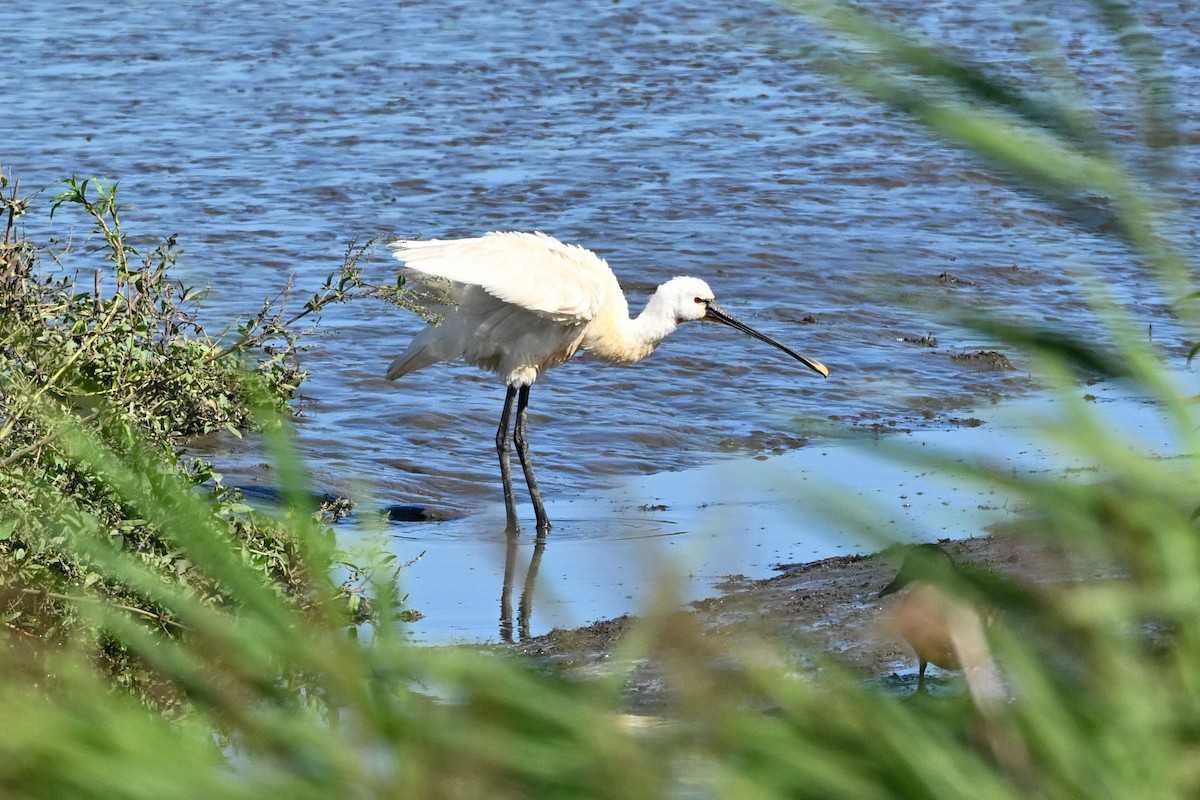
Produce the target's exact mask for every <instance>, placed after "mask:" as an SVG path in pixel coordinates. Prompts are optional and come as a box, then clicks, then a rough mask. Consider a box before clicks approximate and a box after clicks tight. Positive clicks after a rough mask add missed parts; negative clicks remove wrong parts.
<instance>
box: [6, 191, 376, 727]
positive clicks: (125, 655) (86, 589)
mask: <svg viewBox="0 0 1200 800" xmlns="http://www.w3.org/2000/svg"><path fill="white" fill-rule="evenodd" d="M0 193H2V195H0V209H2V214H3V216H2V217H0V219H3V224H4V238H3V240H2V242H0V319H2V320H3V326H0V329H2V331H3V333H2V334H0V507H2V508H3V509H4V510H5V511H4V513H3V517H2V519H3V521H2V522H0V586H2V587H3V589H0V619H2V620H3V623H4V628H5V631H6V634H7V640H8V641H9V642H10V643H13V644H19V645H20V646H21V647H23V648H28V649H29V650H30V651H31V652H33V653H38V652H41V651H45V650H48V649H54V648H58V647H61V646H63V645H64V644H65V643H68V642H70V643H74V644H75V645H80V643H86V644H84V645H83V647H84V649H85V650H86V652H87V655H88V660H89V661H90V662H92V663H94V664H95V666H96V667H97V669H98V670H99V671H100V672H101V673H103V674H106V675H108V676H109V677H110V678H111V679H112V681H113V682H114V684H115V685H117V686H122V687H125V688H127V689H128V690H130V691H131V692H132V693H133V694H134V695H135V696H137V697H139V698H141V699H142V700H144V701H146V702H149V703H150V704H151V705H153V706H156V707H159V708H161V709H162V710H170V709H173V708H175V707H176V706H178V705H180V704H182V703H183V702H184V697H183V695H182V694H181V693H179V692H176V691H173V687H170V686H169V684H170V682H169V681H166V680H164V679H163V678H162V677H161V676H159V675H156V674H155V672H154V671H153V670H151V669H148V668H147V665H146V664H145V663H144V661H143V660H142V659H139V658H138V657H137V656H136V655H135V654H133V653H132V652H131V651H130V650H129V648H128V647H127V646H126V645H125V643H123V642H122V641H121V640H120V639H119V638H118V637H115V636H113V635H112V633H111V632H110V631H108V630H105V628H104V626H103V625H100V624H97V620H96V619H95V618H94V617H93V616H92V615H89V614H88V613H85V612H84V609H86V608H88V607H93V606H95V607H105V608H109V609H113V610H118V611H122V612H125V613H127V614H128V615H130V618H131V619H134V620H137V621H138V622H139V623H140V624H142V625H143V626H144V627H145V628H146V629H147V630H153V631H154V633H155V635H157V636H161V637H163V638H164V639H166V640H173V639H175V638H177V637H179V636H182V635H185V634H184V632H185V631H186V630H187V625H186V623H184V622H183V621H181V619H180V618H179V615H178V613H177V612H176V611H175V610H174V609H173V608H172V607H171V604H170V603H167V602H163V601H161V600H160V599H156V597H155V595H156V593H155V592H149V591H146V590H144V589H142V588H139V586H138V581H131V580H123V579H122V578H121V577H119V575H118V574H114V573H113V572H112V571H110V570H108V569H106V568H105V566H104V564H105V561H106V559H109V558H111V557H113V556H114V555H115V554H117V553H120V554H124V555H126V556H129V557H131V558H132V560H133V561H135V562H136V563H137V564H139V565H140V566H141V567H142V568H144V569H145V570H146V571H147V573H148V575H151V576H153V577H154V579H156V580H158V581H159V582H161V584H162V588H164V589H166V590H168V591H170V592H179V593H180V594H181V595H182V596H185V597H187V598H188V600H189V602H195V603H198V604H199V605H201V606H204V607H208V608H212V609H223V610H228V611H230V612H231V613H233V614H234V615H235V616H236V614H237V613H238V609H239V608H240V607H241V606H242V605H243V603H244V599H243V598H241V597H240V596H239V594H238V592H237V591H236V590H235V589H234V588H233V586H231V585H230V584H229V583H228V582H227V581H224V580H222V579H221V578H220V577H218V576H216V575H213V574H211V573H209V572H207V571H205V570H204V569H201V568H200V567H199V565H198V564H197V559H196V557H195V554H194V553H193V552H192V545H190V544H189V540H190V539H194V537H195V536H196V533H197V531H190V532H187V533H186V534H184V533H182V532H181V531H179V530H177V528H178V526H179V523H180V522H181V521H182V519H181V518H180V517H177V516H176V513H177V511H178V507H179V506H187V507H188V509H189V512H190V514H191V516H190V517H185V518H184V519H187V522H188V523H190V524H194V525H196V526H197V527H198V529H199V530H203V531H205V535H208V536H211V539H212V542H211V543H210V544H212V545H214V546H217V547H224V549H225V552H224V553H223V554H221V555H222V557H224V558H229V559H232V560H233V561H234V562H236V563H237V564H238V565H239V568H241V569H243V570H245V571H246V572H247V575H248V576H254V578H255V579H256V580H258V581H259V582H260V583H261V588H262V589H264V590H269V591H271V592H273V593H274V594H275V595H276V596H277V597H278V598H279V599H280V600H281V601H282V602H284V603H285V604H286V605H287V606H288V607H289V608H293V609H294V610H296V611H297V612H298V613H301V614H307V613H312V612H314V611H316V610H318V609H322V610H329V609H333V610H335V613H338V614H343V615H344V617H345V622H346V624H347V625H352V624H361V623H363V622H365V621H367V620H369V619H370V603H369V602H368V601H367V600H366V596H365V594H364V592H363V586H365V582H364V577H365V574H364V571H363V569H361V568H359V567H357V566H355V565H353V564H351V563H349V560H348V559H349V557H348V556H347V555H346V554H344V553H339V552H337V550H336V545H335V543H334V537H333V532H332V530H331V529H330V528H329V527H328V523H329V522H330V521H333V520H334V519H336V518H337V517H338V516H339V515H341V514H344V513H345V512H346V511H347V510H348V508H349V504H348V501H344V500H342V499H339V498H330V499H329V500H327V501H326V502H324V503H321V504H320V505H317V506H315V507H312V508H306V507H305V505H304V503H301V502H299V501H297V502H294V503H292V505H291V507H290V508H289V510H288V512H287V513H286V514H284V515H282V516H279V517H275V516H271V515H269V514H265V513H262V512H260V511H256V510H255V509H253V508H252V507H251V506H250V505H248V504H247V503H246V502H244V500H243V498H242V497H241V495H240V493H239V492H238V491H237V490H236V489H230V488H227V487H226V486H224V485H223V484H222V482H221V475H220V474H219V473H218V472H217V471H216V470H215V469H214V466H213V465H212V464H211V463H208V462H206V461H203V460H200V459H197V458H193V457H189V456H186V455H185V450H186V446H187V443H188V442H189V441H190V440H192V439H194V438H196V437H198V436H202V435H204V434H208V433H211V432H213V431H216V430H228V431H231V432H233V433H234V434H235V435H237V436H241V435H242V434H243V433H246V432H250V431H258V432H260V433H267V432H269V431H275V432H276V433H279V432H280V431H281V430H282V426H283V425H284V423H283V420H284V419H285V418H286V416H287V415H289V413H290V407H289V403H290V401H291V400H292V399H293V397H294V396H295V392H296V390H297V388H298V387H299V386H300V384H301V382H302V381H303V380H304V373H303V371H302V370H301V368H300V366H299V362H298V359H297V356H298V353H299V351H300V347H301V345H300V339H301V337H302V335H303V334H304V332H305V331H304V329H303V328H301V324H302V323H306V322H308V320H309V318H314V317H316V316H317V315H318V314H319V313H320V311H321V309H322V308H324V307H325V306H327V305H328V304H329V303H331V302H341V301H343V300H346V299H349V297H352V296H358V295H363V294H367V293H373V294H376V295H380V296H382V295H383V294H384V293H385V291H386V290H385V289H384V288H383V287H366V286H365V284H363V283H362V282H361V281H360V280H359V273H358V272H357V268H356V263H357V260H358V258H359V257H360V256H361V255H362V254H363V253H364V252H365V251H366V247H353V248H352V249H351V250H350V251H349V253H348V255H347V260H346V265H345V266H344V267H343V269H342V271H341V272H340V273H338V274H337V275H336V276H334V275H331V276H330V279H329V281H328V283H327V284H326V285H325V286H324V287H323V288H322V289H321V291H320V292H318V293H317V294H315V295H314V296H313V298H312V299H311V300H309V301H308V302H307V303H305V304H304V307H303V309H302V310H301V311H299V312H296V313H290V311H289V302H290V301H291V299H292V297H291V295H292V287H291V285H290V282H289V285H288V286H287V287H286V289H285V290H284V292H282V293H281V294H280V295H279V296H278V297H276V298H272V299H268V300H266V301H264V302H263V304H262V306H261V307H260V308H259V309H257V310H256V311H254V312H253V313H248V314H246V315H245V316H244V317H243V318H241V319H240V320H239V321H238V322H237V327H236V330H234V331H223V332H221V333H219V334H213V333H210V331H209V330H207V329H206V328H205V326H204V325H203V324H202V323H201V322H200V321H199V300H200V297H201V295H200V292H198V291H197V290H195V289H193V288H189V287H186V286H184V285H182V284H180V283H179V282H177V281H176V280H175V278H174V276H173V268H174V266H175V263H176V259H177V258H178V256H179V255H180V253H181V250H180V245H179V242H178V241H177V240H176V238H175V237H174V236H172V237H169V238H167V239H164V240H162V241H161V242H159V243H158V244H157V245H156V246H155V247H154V248H153V249H151V250H149V251H148V252H146V253H140V252H139V251H138V250H136V249H135V248H134V247H133V246H132V245H131V244H130V238H131V237H130V236H129V235H128V233H127V232H126V230H125V229H124V228H123V226H122V220H121V214H122V212H123V211H124V210H125V206H123V205H122V204H121V203H120V202H119V201H118V197H117V193H118V184H117V182H108V181H105V180H103V179H97V178H88V179H84V180H78V179H76V178H71V179H69V180H67V181H66V182H65V188H64V191H63V192H62V193H61V194H59V195H57V196H55V197H54V198H53V199H52V200H51V201H50V203H49V209H48V214H49V217H50V218H51V219H53V218H54V217H55V215H56V214H57V215H60V216H66V215H68V214H73V215H75V216H80V215H82V218H83V219H84V220H86V221H87V222H89V223H90V224H91V226H92V231H91V235H90V236H89V237H88V238H87V239H86V240H85V241H84V242H82V243H80V244H78V245H74V246H72V247H69V248H68V249H67V250H66V251H62V252H55V251H53V250H51V249H50V247H48V246H44V245H38V244H35V243H33V242H30V241H29V240H27V239H26V238H24V236H23V235H22V226H21V218H22V217H23V216H24V215H25V214H27V213H30V211H31V209H30V207H29V201H28V200H26V199H25V198H23V197H22V196H21V194H20V186H19V182H18V181H17V180H14V179H12V178H11V177H10V176H7V175H5V174H3V172H2V171H0ZM36 211H37V212H38V213H47V209H45V208H40V209H36ZM72 250H73V251H75V252H69V251H72ZM67 255H70V256H71V257H72V258H71V261H72V263H77V262H79V261H84V262H86V263H87V264H88V265H89V269H87V270H80V269H76V270H74V271H73V272H71V273H70V274H68V275H67V276H65V277H62V276H59V275H58V273H62V272H64V270H62V269H53V268H48V267H47V262H53V264H54V265H58V264H60V259H61V258H63V257H65V256H67ZM91 265H97V266H94V267H93V266H91ZM335 280H336V283H335ZM399 291H400V287H395V288H394V289H393V290H392V293H393V295H394V297H398V296H399ZM123 480H126V481H129V482H130V483H131V484H141V485H140V486H136V485H131V486H129V487H127V488H128V489H129V490H130V491H123V490H122V486H121V483H122V481H123ZM201 494H202V495H203V499H200V495H201ZM182 497H187V498H188V499H190V500H191V501H192V502H190V504H189V503H185V502H183V501H182V500H181V498H182ZM297 514H302V515H304V516H306V517H308V518H309V519H306V520H305V521H304V524H302V525H297V524H296V520H295V516H296V515H297ZM94 548H107V550H106V551H105V552H104V553H103V555H101V554H98V553H96V552H94ZM108 551H111V552H108ZM338 565H340V566H342V567H343V568H344V569H345V570H347V571H348V573H349V577H348V578H347V579H346V580H345V581H344V582H342V583H340V584H335V583H334V582H333V580H334V579H333V575H334V572H335V567H336V566H338ZM141 577H146V576H141ZM326 607H328V608H326ZM176 710H178V709H176Z"/></svg>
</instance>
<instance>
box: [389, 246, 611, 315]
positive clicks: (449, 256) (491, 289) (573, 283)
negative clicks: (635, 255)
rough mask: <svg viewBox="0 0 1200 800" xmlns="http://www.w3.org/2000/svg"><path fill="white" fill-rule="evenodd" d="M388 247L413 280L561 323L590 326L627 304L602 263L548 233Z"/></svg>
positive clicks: (590, 252) (594, 255)
mask: <svg viewBox="0 0 1200 800" xmlns="http://www.w3.org/2000/svg"><path fill="white" fill-rule="evenodd" d="M390 247H391V248H392V249H393V250H395V253H394V254H393V255H395V257H396V258H398V259H399V260H400V261H403V262H404V264H405V267H406V269H405V271H406V272H408V273H415V274H413V275H411V277H412V278H413V279H415V280H418V281H420V279H421V276H435V277H438V278H444V279H446V280H449V281H453V282H455V283H461V284H467V285H471V286H478V287H480V288H481V289H483V290H484V291H485V292H487V293H488V294H490V295H492V296H493V297H495V298H497V299H499V300H502V301H504V302H506V303H511V304H513V305H515V306H519V307H521V308H523V309H525V310H527V311H531V312H533V313H534V314H537V315H539V316H543V317H546V318H548V319H552V320H554V321H557V322H567V323H571V322H574V323H583V322H589V321H591V320H592V319H594V318H595V317H596V315H597V314H599V313H600V310H601V309H602V308H603V307H604V306H605V305H606V304H611V303H613V302H619V303H620V304H622V305H623V304H624V300H625V298H624V295H623V294H622V293H621V289H620V286H619V285H618V284H617V279H616V277H615V276H614V275H613V273H612V270H610V269H609V268H608V264H606V263H605V262H604V259H602V258H600V257H599V256H598V255H596V254H595V253H593V252H592V251H590V250H587V249H585V248H582V247H579V246H576V245H567V244H563V243H562V242H560V241H558V240H557V239H555V238H553V237H552V236H547V235H546V234H544V233H488V234H485V235H483V236H480V237H478V238H474V239H444V240H443V239H429V240H426V241H398V242H392V243H391V245H390ZM614 295H615V297H616V298H620V300H619V301H616V300H615V298H614Z"/></svg>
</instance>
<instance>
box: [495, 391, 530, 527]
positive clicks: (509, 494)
mask: <svg viewBox="0 0 1200 800" xmlns="http://www.w3.org/2000/svg"><path fill="white" fill-rule="evenodd" d="M526 391H528V390H527V389H526ZM516 396H517V387H515V386H509V387H508V394H506V395H505V396H504V411H503V412H501V414H500V427H499V428H497V429H496V453H497V455H499V456H500V479H501V480H502V481H503V482H504V514H505V516H506V517H507V518H508V526H507V528H508V531H509V532H510V533H516V532H517V531H519V530H521V523H520V522H518V521H517V502H516V499H515V498H514V497H513V482H512V460H511V459H510V458H509V446H508V423H509V420H510V419H512V408H513V398H515V397H516ZM517 419H518V423H517V424H518V425H519V424H520V422H519V420H520V415H519V414H518V415H517ZM519 452H520V450H518V453H519ZM524 463H525V457H524V456H521V464H522V465H524ZM526 474H528V470H526Z"/></svg>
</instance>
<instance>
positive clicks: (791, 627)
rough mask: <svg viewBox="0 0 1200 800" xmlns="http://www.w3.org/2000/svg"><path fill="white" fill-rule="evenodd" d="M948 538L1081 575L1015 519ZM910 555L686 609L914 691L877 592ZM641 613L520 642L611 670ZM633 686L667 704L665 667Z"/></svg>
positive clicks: (826, 565) (805, 661)
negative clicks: (1021, 530)
mask: <svg viewBox="0 0 1200 800" xmlns="http://www.w3.org/2000/svg"><path fill="white" fill-rule="evenodd" d="M940 544H941V545H942V547H943V548H944V549H945V550H946V551H947V552H948V553H950V554H951V555H952V556H953V557H954V558H955V560H957V561H959V562H960V563H963V564H971V565H974V566H977V567H980V568H984V569H987V570H989V571H992V572H995V573H996V574H998V575H1002V576H1006V577H1010V578H1013V579H1015V580H1018V581H1020V582H1022V583H1025V584H1029V585H1042V586H1047V587H1049V586H1054V585H1058V584H1061V583H1062V582H1065V581H1067V580H1070V579H1071V578H1072V577H1076V575H1075V572H1074V570H1073V569H1072V567H1071V565H1070V564H1069V563H1068V561H1067V559H1065V558H1064V557H1063V555H1062V553H1061V552H1060V551H1059V550H1057V548H1055V547H1054V546H1053V545H1051V544H1048V543H1042V542H1035V541H1031V540H1029V539H1028V538H1023V537H1021V536H1019V535H1016V534H1015V533H1014V532H1013V531H1012V529H1011V528H1009V529H1007V530H1004V531H998V532H995V533H992V534H990V535H987V536H980V537H976V538H971V539H962V540H957V541H951V540H942V541H941V542H940ZM901 557H902V550H901V549H900V548H890V549H888V550H885V551H883V552H881V553H876V554H873V555H854V556H839V557H835V558H826V559H823V560H820V561H814V562H811V563H806V564H788V565H781V566H780V567H779V569H778V571H779V574H778V575H776V576H774V577H771V578H766V579H763V580H750V579H747V578H744V577H741V576H731V577H730V578H728V579H727V581H726V582H725V584H724V585H723V586H722V587H720V588H721V589H722V591H721V593H720V594H718V595H716V596H714V597H712V598H709V599H705V600H700V601H696V602H693V603H691V604H690V605H688V606H687V608H686V611H685V612H684V613H686V614H688V615H690V617H691V618H692V621H694V622H695V623H697V624H698V625H699V626H700V629H701V630H704V631H705V633H706V636H712V637H725V638H727V639H729V640H737V639H739V638H744V637H754V638H766V639H768V640H769V641H771V642H773V643H775V644H776V645H777V646H778V647H779V648H780V650H781V651H783V652H784V653H785V654H787V655H790V656H791V657H792V660H793V664H794V665H795V667H796V669H797V670H798V671H799V672H801V673H804V672H810V673H813V672H815V671H816V670H817V669H818V662H819V661H821V660H823V659H822V658H821V657H822V656H833V657H835V658H836V659H837V660H838V661H840V662H841V663H843V664H845V665H846V666H848V667H850V668H851V669H852V670H854V671H856V672H858V673H859V674H861V675H862V676H863V678H864V679H865V680H871V681H878V682H881V683H883V684H884V685H886V686H888V687H889V688H892V689H895V690H897V691H908V690H911V689H915V687H916V683H917V660H916V658H915V656H914V655H913V653H912V651H911V650H910V649H909V647H908V646H907V645H906V643H905V642H904V641H903V639H901V638H900V637H899V636H898V635H897V634H895V633H894V632H893V631H891V630H889V625H888V619H889V614H890V611H891V609H892V608H893V606H894V604H895V602H896V596H889V597H885V598H879V597H878V596H877V595H878V593H879V590H880V589H881V588H882V587H883V586H885V585H886V584H887V583H888V582H889V581H890V580H891V579H892V578H893V577H894V575H895V573H896V569H897V566H898V563H899V560H900V559H901ZM637 622H638V618H637V617H635V616H632V615H626V616H622V617H619V618H616V619H611V620H605V621H602V622H597V623H594V624H592V625H587V626H584V627H580V628H575V629H571V630H554V631H551V632H550V633H548V634H545V635H543V636H538V637H535V638H533V639H530V640H528V641H525V642H522V643H521V644H518V645H513V646H512V647H513V649H514V650H516V651H517V652H519V653H521V654H523V655H525V656H528V657H530V658H531V659H533V660H534V661H535V662H536V663H540V664H543V665H545V666H548V667H552V668H556V669H565V670H567V671H569V672H570V671H579V672H583V673H592V672H596V671H603V670H604V669H606V665H607V664H609V663H611V661H610V659H611V657H612V656H613V654H614V653H615V651H616V649H617V647H618V646H619V644H620V642H621V640H622V637H623V636H624V635H625V634H627V633H628V632H629V631H630V629H631V628H633V627H634V626H635V625H636V624H637ZM957 680H958V678H957V673H953V672H947V671H941V670H938V669H937V668H935V667H930V668H929V672H928V673H927V683H930V684H932V685H933V686H934V687H935V689H934V690H935V691H936V687H937V686H938V685H939V684H942V685H951V686H952V685H953V684H955V683H956V682H957ZM628 691H629V697H630V703H631V705H632V706H633V707H642V708H648V707H653V706H655V705H657V704H658V702H659V701H660V699H661V694H660V693H661V691H662V683H661V681H660V680H659V674H658V668H657V666H656V665H655V664H653V663H650V662H641V663H639V664H638V665H637V666H636V668H635V669H634V670H633V675H632V676H631V678H630V680H629V683H628Z"/></svg>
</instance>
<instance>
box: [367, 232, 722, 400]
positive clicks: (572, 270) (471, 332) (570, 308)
mask: <svg viewBox="0 0 1200 800" xmlns="http://www.w3.org/2000/svg"><path fill="white" fill-rule="evenodd" d="M391 247H392V248H393V249H394V250H395V256H396V258H398V259H400V260H401V261H403V262H404V264H405V269H404V273H405V275H406V277H407V278H408V279H409V280H412V281H414V282H417V283H422V284H426V285H428V286H430V287H431V288H433V289H434V290H435V291H437V292H439V293H441V294H445V295H446V296H447V297H448V299H449V302H448V303H447V304H445V305H440V306H437V307H436V308H435V309H434V310H436V311H438V312H439V313H440V314H441V315H442V317H443V321H442V323H441V324H440V325H437V326H431V327H429V328H426V329H425V330H423V331H422V332H420V333H418V334H417V335H416V336H415V337H414V338H413V341H412V344H411V345H410V346H409V348H408V350H406V351H405V352H404V353H402V354H401V355H399V356H398V357H397V358H396V359H395V360H394V361H393V362H392V363H391V365H390V366H389V368H388V372H387V377H388V378H391V379H394V378H398V377H400V376H402V375H406V374H408V373H409V372H413V371H414V370H417V369H420V368H421V367H425V366H428V365H430V364H434V363H437V362H439V361H450V360H453V359H455V358H462V359H463V360H464V361H466V362H467V363H469V364H473V365H475V366H477V367H480V368H482V369H486V370H488V371H490V372H495V373H496V374H498V375H499V376H500V377H501V379H503V380H504V382H505V383H506V384H508V385H509V386H528V385H530V384H532V383H533V382H534V381H536V380H537V378H538V375H539V374H540V373H541V371H542V370H545V369H548V368H549V367H554V366H557V365H559V364H562V363H563V362H565V361H567V360H568V359H570V358H571V357H572V356H574V355H575V353H576V352H577V351H578V350H579V349H580V347H581V346H582V347H586V348H587V349H588V350H589V351H591V352H593V353H595V354H596V355H597V356H598V357H600V358H603V359H606V360H609V361H617V362H633V361H638V360H640V359H642V358H644V357H645V356H647V355H649V354H650V353H651V352H652V351H653V350H654V348H655V347H656V346H657V345H658V343H659V342H660V341H661V340H662V339H663V337H665V336H666V335H667V334H669V333H670V332H671V331H673V330H674V329H675V326H676V323H677V319H678V314H677V313H676V312H675V311H673V310H672V309H671V308H667V307H666V304H664V303H662V302H660V305H662V306H663V308H662V309H660V314H659V315H656V316H655V319H654V320H651V319H650V318H649V317H647V315H645V314H643V315H642V316H643V317H647V318H646V319H641V318H639V320H640V322H641V325H640V326H639V324H638V323H639V320H631V319H630V318H629V305H628V303H627V302H626V300H625V295H624V293H622V291H621V286H620V284H618V283H617V278H616V276H615V275H613V273H612V270H611V269H609V267H608V264H606V263H605V262H604V259H602V258H600V257H599V256H597V255H596V254H595V253H593V252H592V251H590V250H587V249H585V248H582V247H578V246H574V245H567V244H563V243H562V242H560V241H558V240H557V239H555V238H553V237H551V236H547V235H546V234H544V233H489V234H486V235H484V236H480V237H477V238H473V239H454V240H439V239H431V240H427V241H399V242H394V243H392V245H391ZM678 280H681V279H676V281H678ZM688 280H691V281H694V282H695V283H697V284H699V285H700V287H701V292H702V293H703V294H704V295H705V297H707V298H710V299H711V297H712V292H711V290H710V289H709V288H708V287H707V286H706V285H705V284H704V282H703V281H700V280H699V279H695V278H692V279H688ZM693 291H694V287H688V288H687V289H686V291H684V293H685V294H687V293H691V292H693ZM676 293H677V292H676ZM672 294H675V293H672ZM689 296H690V294H689ZM652 302H653V301H652ZM696 316H697V317H698V316H699V312H698V313H697V315H696ZM659 317H661V319H659ZM651 322H653V323H655V324H653V325H648V324H647V323H651ZM643 328H645V330H643Z"/></svg>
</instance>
